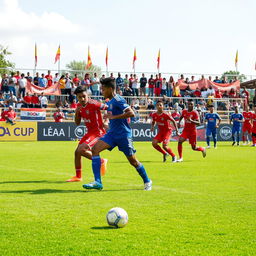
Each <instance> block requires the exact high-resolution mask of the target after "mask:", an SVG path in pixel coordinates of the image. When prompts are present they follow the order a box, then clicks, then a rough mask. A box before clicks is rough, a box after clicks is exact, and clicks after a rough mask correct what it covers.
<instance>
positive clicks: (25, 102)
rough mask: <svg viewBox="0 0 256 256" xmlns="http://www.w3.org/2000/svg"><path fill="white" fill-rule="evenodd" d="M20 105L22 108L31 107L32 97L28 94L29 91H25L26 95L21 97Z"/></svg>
mask: <svg viewBox="0 0 256 256" xmlns="http://www.w3.org/2000/svg"><path fill="white" fill-rule="evenodd" d="M22 107H24V108H32V107H33V105H32V97H31V96H29V93H28V92H27V93H26V96H25V97H24V98H23V105H22Z"/></svg>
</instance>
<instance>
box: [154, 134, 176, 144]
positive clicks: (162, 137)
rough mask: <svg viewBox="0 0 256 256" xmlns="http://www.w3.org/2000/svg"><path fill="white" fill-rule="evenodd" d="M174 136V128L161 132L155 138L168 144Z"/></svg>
mask: <svg viewBox="0 0 256 256" xmlns="http://www.w3.org/2000/svg"><path fill="white" fill-rule="evenodd" d="M171 137H172V130H169V131H167V132H159V133H158V134H157V135H156V136H155V137H154V140H157V141H158V142H163V144H166V145H167V144H168V143H169V141H170V139H171Z"/></svg>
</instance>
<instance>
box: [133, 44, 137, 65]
mask: <svg viewBox="0 0 256 256" xmlns="http://www.w3.org/2000/svg"><path fill="white" fill-rule="evenodd" d="M136 60H137V54H136V48H134V53H133V63H132V64H133V65H132V66H133V69H135V61H136Z"/></svg>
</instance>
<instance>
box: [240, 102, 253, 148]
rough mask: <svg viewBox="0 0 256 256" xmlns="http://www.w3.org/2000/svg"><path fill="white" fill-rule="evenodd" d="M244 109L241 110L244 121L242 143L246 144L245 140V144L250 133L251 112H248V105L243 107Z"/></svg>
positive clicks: (248, 141)
mask: <svg viewBox="0 0 256 256" xmlns="http://www.w3.org/2000/svg"><path fill="white" fill-rule="evenodd" d="M245 110H246V111H244V112H243V117H244V123H243V128H242V139H243V145H246V143H245V141H247V144H249V143H250V140H249V135H250V134H251V133H252V124H251V119H252V112H250V107H249V106H248V105H247V106H246V107H245Z"/></svg>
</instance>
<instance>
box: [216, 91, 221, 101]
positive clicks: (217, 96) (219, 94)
mask: <svg viewBox="0 0 256 256" xmlns="http://www.w3.org/2000/svg"><path fill="white" fill-rule="evenodd" d="M215 98H217V99H221V98H222V93H221V91H220V90H219V89H216V90H215Z"/></svg>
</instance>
